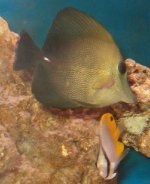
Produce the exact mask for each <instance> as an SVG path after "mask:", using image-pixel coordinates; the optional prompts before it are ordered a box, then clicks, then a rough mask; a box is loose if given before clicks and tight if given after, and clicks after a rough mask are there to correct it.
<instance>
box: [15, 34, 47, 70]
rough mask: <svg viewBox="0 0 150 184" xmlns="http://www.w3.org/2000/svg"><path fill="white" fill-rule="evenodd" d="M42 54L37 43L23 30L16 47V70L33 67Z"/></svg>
mask: <svg viewBox="0 0 150 184" xmlns="http://www.w3.org/2000/svg"><path fill="white" fill-rule="evenodd" d="M42 56H43V55H42V52H41V50H40V49H39V48H38V47H37V46H36V45H35V43H34V42H33V40H32V38H31V37H30V36H29V34H28V33H27V32H26V31H23V32H22V33H21V34H20V39H19V41H18V45H17V49H16V56H15V62H14V65H13V68H14V70H21V69H29V68H33V67H34V66H36V65H37V63H38V62H39V61H40V60H41V59H42Z"/></svg>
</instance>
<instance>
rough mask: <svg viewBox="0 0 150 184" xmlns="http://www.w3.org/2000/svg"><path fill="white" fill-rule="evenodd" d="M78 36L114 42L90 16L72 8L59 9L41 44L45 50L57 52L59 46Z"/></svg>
mask: <svg viewBox="0 0 150 184" xmlns="http://www.w3.org/2000/svg"><path fill="white" fill-rule="evenodd" d="M79 38H82V39H83V38H94V39H95V38H96V39H100V40H101V41H102V40H103V41H106V42H111V43H114V44H115V42H114V40H113V38H112V37H111V35H110V34H109V33H108V31H107V30H106V29H105V28H104V27H103V26H102V25H101V24H99V23H98V22H97V21H95V20H94V19H93V18H92V17H90V16H88V15H86V14H85V13H82V12H80V11H79V10H76V9H74V8H65V9H63V10H62V11H60V12H59V13H58V14H57V16H56V18H55V19H54V22H53V24H52V27H51V29H50V31H49V33H48V36H47V39H46V42H45V44H44V46H43V50H44V51H45V52H47V53H48V52H57V50H58V48H60V47H61V46H62V47H63V48H64V46H65V44H66V43H68V42H70V41H72V40H76V39H79Z"/></svg>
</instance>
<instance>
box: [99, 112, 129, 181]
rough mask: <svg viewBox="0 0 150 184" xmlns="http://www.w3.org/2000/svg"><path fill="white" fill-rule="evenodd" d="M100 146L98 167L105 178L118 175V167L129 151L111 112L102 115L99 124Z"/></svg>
mask: <svg viewBox="0 0 150 184" xmlns="http://www.w3.org/2000/svg"><path fill="white" fill-rule="evenodd" d="M99 133H100V148H99V155H98V160H97V168H98V169H99V171H100V175H101V176H102V177H103V178H104V179H112V178H114V177H115V176H116V169H117V166H118V165H119V163H120V161H121V160H122V159H123V158H124V156H125V155H126V154H127V153H128V149H125V147H124V144H123V143H122V142H120V141H119V140H118V139H119V137H120V130H119V128H118V127H117V125H116V122H115V120H114V118H113V116H112V114H110V113H106V114H104V115H103V116H102V117H101V120H100V124H99Z"/></svg>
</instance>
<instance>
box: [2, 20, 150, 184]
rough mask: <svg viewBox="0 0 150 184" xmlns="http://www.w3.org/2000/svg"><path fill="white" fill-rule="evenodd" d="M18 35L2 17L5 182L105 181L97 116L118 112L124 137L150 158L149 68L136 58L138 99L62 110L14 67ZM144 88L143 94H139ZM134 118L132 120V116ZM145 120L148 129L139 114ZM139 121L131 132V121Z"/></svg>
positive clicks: (134, 81)
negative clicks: (40, 97) (45, 101)
mask: <svg viewBox="0 0 150 184" xmlns="http://www.w3.org/2000/svg"><path fill="white" fill-rule="evenodd" d="M18 38H19V37H18V36H17V35H16V34H15V33H13V32H10V31H9V29H8V26H7V23H6V22H5V21H4V20H3V19H2V18H1V19H0V183H1V184H12V183H20V184H48V183H50V184H60V183H61V184H104V183H106V184H107V183H108V184H109V183H110V184H114V183H117V181H116V178H115V179H113V180H111V181H104V180H103V179H102V178H101V177H100V176H99V175H98V171H97V169H96V160H97V155H98V147H99V137H98V132H97V127H98V123H99V122H98V120H99V118H100V116H101V114H103V113H104V112H111V113H113V114H114V116H115V117H116V119H117V120H118V123H119V125H120V126H123V127H124V129H125V133H124V134H123V141H124V143H125V144H126V145H129V146H133V147H134V148H135V149H136V150H139V151H141V152H142V153H143V154H145V155H147V156H150V117H149V116H150V115H149V114H150V113H149V105H150V92H149V90H150V70H149V69H148V68H145V67H143V66H141V65H139V64H136V63H134V62H133V61H131V60H127V64H128V66H129V70H130V71H129V81H130V83H131V86H132V89H133V91H134V92H135V93H136V96H137V98H138V103H137V104H136V105H127V104H124V103H119V104H116V105H113V106H111V107H107V108H103V109H93V110H92V109H77V110H71V109H68V110H64V111H62V110H59V109H48V108H46V107H43V106H42V105H41V104H40V103H38V102H37V101H36V99H35V98H34V97H33V96H32V93H31V80H30V77H29V75H28V74H29V73H28V72H27V71H25V72H15V71H13V69H12V64H13V59H14V53H15V52H14V50H15V47H16V41H17V40H18ZM140 90H141V91H142V92H140ZM131 117H132V119H131ZM134 117H136V118H141V117H142V118H143V117H145V118H143V119H142V122H143V127H142V128H141V126H140V125H139V123H138V127H140V131H139V130H137V129H138V128H137V124H136V121H135V120H137V119H136V118H134ZM128 118H130V122H132V121H133V124H135V129H136V132H135V131H134V126H133V127H132V131H130V128H129V127H130V125H131V124H132V123H131V124H129V125H128V126H126V125H125V122H127V121H128Z"/></svg>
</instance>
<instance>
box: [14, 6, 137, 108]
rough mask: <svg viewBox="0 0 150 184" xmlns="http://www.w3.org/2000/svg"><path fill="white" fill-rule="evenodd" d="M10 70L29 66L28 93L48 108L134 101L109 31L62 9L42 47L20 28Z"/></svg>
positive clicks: (74, 11) (87, 17) (92, 21)
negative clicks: (31, 75) (30, 77)
mask: <svg viewBox="0 0 150 184" xmlns="http://www.w3.org/2000/svg"><path fill="white" fill-rule="evenodd" d="M13 67H14V70H23V69H26V70H28V69H32V70H33V71H34V72H33V80H32V93H33V94H34V96H35V97H36V99H37V100H38V101H39V102H41V103H43V104H45V105H47V106H50V107H57V108H76V107H104V106H108V105H111V104H114V103H117V102H120V101H122V102H126V103H134V101H135V98H134V95H133V93H132V91H131V89H130V87H129V85H128V81H127V69H126V65H125V62H124V61H123V57H122V55H121V53H120V51H119V48H118V47H117V45H116V43H115V41H114V39H113V38H112V36H111V35H110V34H109V32H108V31H107V30H106V29H105V28H104V27H103V26H102V25H101V24H100V23H99V22H97V21H96V20H94V19H93V18H92V17H90V16H88V15H86V14H85V13H83V12H81V11H79V10H76V9H74V8H65V9H63V10H61V11H60V12H59V13H58V14H57V16H56V17H55V19H54V21H53V23H52V25H51V28H50V30H49V33H48V36H47V39H46V41H45V43H44V45H43V47H42V48H38V47H37V46H36V45H35V43H34V41H33V40H32V38H31V37H30V35H29V34H28V33H27V32H26V31H23V32H21V34H20V39H19V41H18V44H17V49H16V57H15V62H14V66H13Z"/></svg>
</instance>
